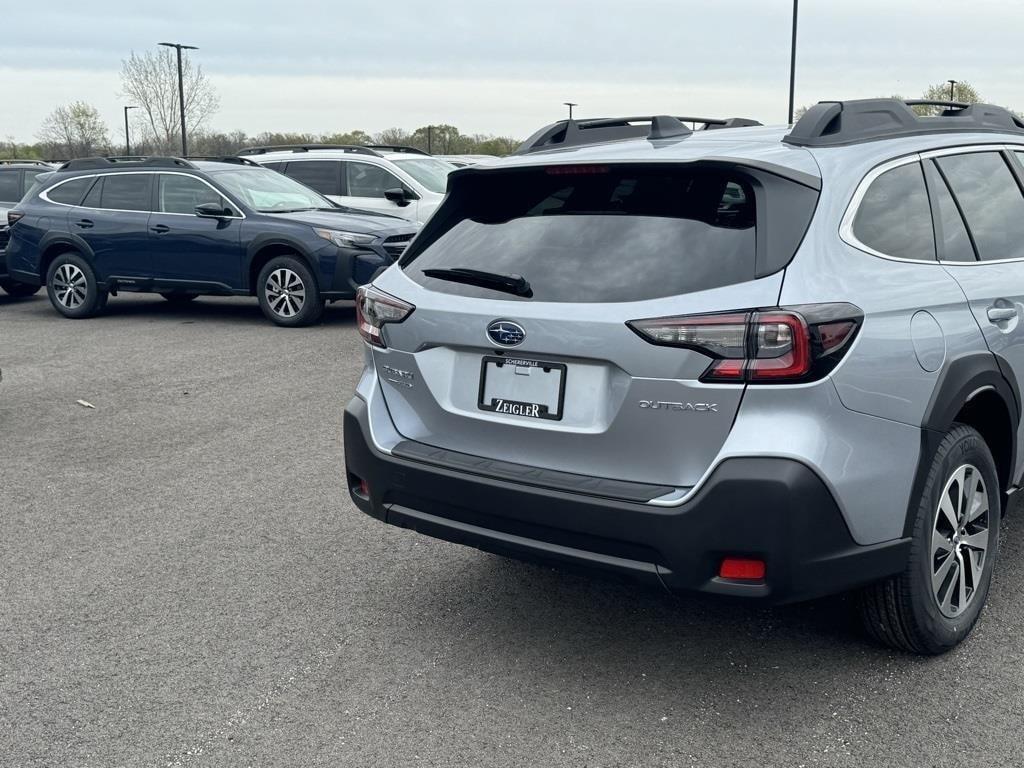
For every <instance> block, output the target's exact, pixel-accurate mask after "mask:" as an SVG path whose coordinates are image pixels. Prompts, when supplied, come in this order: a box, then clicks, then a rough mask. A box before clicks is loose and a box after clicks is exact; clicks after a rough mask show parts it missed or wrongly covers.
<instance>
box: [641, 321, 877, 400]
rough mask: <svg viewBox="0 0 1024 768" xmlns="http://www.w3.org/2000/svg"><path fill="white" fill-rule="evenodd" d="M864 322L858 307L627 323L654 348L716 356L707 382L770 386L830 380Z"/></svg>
mask: <svg viewBox="0 0 1024 768" xmlns="http://www.w3.org/2000/svg"><path fill="white" fill-rule="evenodd" d="M862 318H863V314H862V313H861V311H860V310H859V309H858V308H857V307H855V306H853V305H852V304H811V305H801V306H800V307H789V308H782V309H770V310H751V311H747V312H729V313H723V314H716V315H691V316H686V317H659V318H655V319H652V320H634V321H632V322H630V323H627V325H629V327H630V328H632V329H633V331H634V332H636V333H637V334H639V335H640V336H641V337H643V338H644V339H645V340H646V341H648V342H650V343H651V344H658V345H661V346H671V347H684V348H687V349H694V350H696V351H698V352H701V353H703V354H705V355H708V356H710V357H713V358H715V359H714V360H713V361H712V363H711V364H710V365H709V366H708V368H707V370H705V371H704V373H703V374H702V375H701V377H700V379H701V381H707V382H733V383H738V382H744V381H746V382H754V383H764V384H768V383H787V382H788V383H791V382H795V381H812V380H814V379H816V378H820V377H821V376H824V375H825V374H826V373H828V371H830V370H832V368H834V367H835V365H836V364H837V363H838V362H839V360H840V359H841V358H842V356H843V354H845V351H846V349H847V348H848V346H849V342H850V340H851V339H852V338H853V336H854V335H855V334H856V332H857V329H858V328H859V327H860V323H861V320H862Z"/></svg>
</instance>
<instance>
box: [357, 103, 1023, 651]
mask: <svg viewBox="0 0 1024 768" xmlns="http://www.w3.org/2000/svg"><path fill="white" fill-rule="evenodd" d="M915 103H916V102H907V103H905V102H901V101H896V100H888V99H887V100H867V101H846V102H824V103H821V104H818V105H816V106H814V107H812V108H811V109H810V110H808V112H807V113H806V115H805V116H804V117H802V118H801V119H800V120H799V121H798V122H797V123H796V125H794V126H793V127H792V128H791V129H787V128H768V127H759V126H757V125H752V122H753V121H749V120H742V119H734V120H700V119H698V118H688V117H679V118H676V117H669V116H659V117H653V118H651V117H648V118H609V119H603V120H590V121H575V122H561V123H556V124H554V125H552V126H548V127H546V128H544V129H542V130H541V131H538V132H537V133H536V134H535V135H534V136H533V137H531V138H530V139H529V140H528V141H527V143H526V144H525V145H524V146H523V147H522V148H520V150H519V151H518V153H517V156H516V157H513V158H510V159H507V160H505V161H502V162H500V163H495V164H491V165H486V164H485V165H478V166H474V167H471V168H467V169H463V170H459V171H456V172H455V173H453V174H452V176H451V180H450V185H449V194H448V197H447V198H446V200H445V202H444V203H443V204H442V206H441V207H440V208H439V209H438V211H437V213H435V215H434V216H433V217H432V218H431V220H430V221H429V222H428V223H427V224H426V226H425V227H424V228H423V230H422V231H421V233H420V234H419V235H418V236H417V238H416V239H415V241H414V242H413V243H412V245H411V246H410V247H409V248H408V250H407V251H406V252H405V254H404V255H403V257H402V258H401V260H400V261H399V263H398V264H396V265H395V266H392V267H391V268H390V269H388V270H387V271H385V272H384V273H382V274H381V275H379V276H378V277H377V278H376V280H374V282H373V283H372V285H370V286H368V287H364V288H363V289H362V290H361V291H360V294H359V297H358V299H357V317H358V325H359V331H360V333H361V334H362V336H363V338H364V339H365V341H366V369H365V371H364V373H363V376H362V379H361V380H360V382H359V385H358V388H357V391H356V394H355V397H354V398H353V399H352V401H351V402H350V403H349V405H348V408H347V410H346V414H345V453H346V462H347V472H348V483H349V489H350V492H351V495H352V498H353V499H354V501H355V504H356V505H357V506H358V507H359V509H361V510H362V511H363V512H365V513H367V514H369V515H372V516H374V517H376V518H378V519H380V520H382V521H385V522H387V523H390V524H392V525H397V526H402V527H406V528H411V529H415V530H417V531H419V532H421V533H425V534H429V535H431V536H435V537H439V538H442V539H447V540H450V541H456V542H460V543H465V544H469V545H472V546H475V547H478V548H480V549H484V550H488V551H492V552H497V553H501V554H506V555H510V556H514V557H520V558H527V559H538V560H542V561H547V562H556V563H562V564H568V565H581V566H586V567H588V568H594V569H600V570H605V571H612V572H617V573H620V574H628V575H631V576H634V577H636V578H638V579H640V580H643V581H646V582H649V583H651V584H657V585H661V586H663V587H665V588H667V589H669V590H673V591H683V590H696V591H699V592H704V593H712V594H716V595H725V596H732V597H736V598H740V599H745V600H752V601H765V602H770V603H780V602H790V601H797V600H805V599H810V598H816V597H820V596H823V595H828V594H835V593H839V592H844V591H850V590H856V591H857V594H858V600H857V604H858V605H859V606H860V610H861V613H862V615H863V618H864V622H865V625H866V627H867V630H868V631H869V632H870V633H871V634H872V635H873V636H874V637H875V638H877V639H878V640H881V641H883V642H885V643H888V644H890V645H892V646H894V647H896V648H900V649H904V650H907V651H911V652H917V653H928V654H931V653H940V652H943V651H945V650H947V649H949V648H951V647H953V646H954V645H956V644H957V643H958V642H959V641H961V640H962V639H963V638H964V637H965V636H966V635H967V634H968V633H969V632H970V631H971V628H972V627H973V625H974V624H975V622H976V621H977V619H978V616H979V614H980V612H981V610H982V607H983V605H984V603H985V599H986V596H987V593H988V590H989V585H990V582H991V578H992V570H993V565H994V563H995V560H996V553H997V548H998V541H999V527H1000V518H1001V516H1002V513H1003V512H1004V510H1005V509H1006V507H1007V501H1008V497H1009V496H1010V494H1012V493H1013V492H1014V491H1016V490H1017V487H1018V485H1019V484H1020V482H1021V474H1022V469H1024V452H1022V451H1021V447H1022V443H1021V441H1022V439H1024V430H1022V428H1021V420H1020V416H1021V395H1020V384H1019V382H1020V379H1021V378H1022V377H1024V318H1022V314H1024V194H1022V188H1024V164H1022V160H1024V123H1022V122H1021V120H1020V119H1019V118H1017V117H1016V116H1014V115H1012V114H1011V113H1009V112H1007V111H1006V110H1004V109H1001V108H999V107H994V106H989V105H983V104H974V105H970V106H968V105H966V104H959V103H934V102H929V104H931V105H932V106H934V107H937V109H938V114H935V115H931V116H918V115H916V114H915V113H914V112H913V111H912V110H911V109H910V106H912V105H914V104H915ZM687 123H693V124H694V126H695V127H696V125H697V124H702V125H703V127H702V128H701V129H699V130H692V129H691V128H690V127H688V126H687Z"/></svg>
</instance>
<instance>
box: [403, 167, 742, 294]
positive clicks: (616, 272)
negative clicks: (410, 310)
mask: <svg viewBox="0 0 1024 768" xmlns="http://www.w3.org/2000/svg"><path fill="white" fill-rule="evenodd" d="M453 195H454V196H453V197H452V198H450V199H449V201H448V202H447V203H446V204H445V206H444V207H443V208H442V209H441V211H439V214H440V215H439V216H435V219H434V220H433V221H431V223H430V224H429V225H428V227H427V229H426V230H425V231H424V233H423V235H425V237H423V236H421V238H420V239H419V240H418V241H417V242H416V243H415V244H414V246H413V250H412V251H411V252H410V253H409V254H408V257H407V258H406V259H403V266H404V269H405V271H406V273H407V274H408V275H409V276H410V277H411V278H412V279H413V280H416V281H417V282H419V283H420V284H422V285H425V286H427V287H429V288H430V289H431V290H436V291H442V292H446V293H452V294H457V295H460V296H474V297H481V298H491V299H502V300H517V299H518V300H533V301H556V302H614V301H639V300H643V299H651V298H658V297H662V296H673V295H678V294H683V293H690V292H693V291H700V290H706V289H708V288H716V287H719V286H723V285H731V284H733V283H737V282H743V281H746V280H752V279H753V278H754V273H755V220H754V219H755V217H754V194H753V189H752V187H751V185H750V183H749V181H748V180H747V179H746V178H745V177H744V176H742V175H740V174H738V173H735V172H733V171H716V170H696V169H683V168H680V169H665V168H643V167H640V168H636V167H619V168H616V167H614V166H611V167H604V166H597V167H594V166H586V167H580V168H571V167H569V168H566V167H562V168H558V167H553V168H551V169H539V170H533V169H531V170H529V171H517V172H507V173H493V172H491V173H488V174H486V175H484V174H481V176H480V177H478V178H475V179H466V180H465V183H464V184H463V185H462V186H461V187H460V192H458V193H453ZM458 268H468V269H473V270H481V271H486V272H492V273H498V274H504V275H510V274H514V275H521V276H522V277H524V278H525V279H526V280H527V281H528V282H529V284H530V288H531V290H532V296H531V297H526V296H516V295H513V294H511V293H505V292H497V291H495V290H493V288H486V287H480V286H476V285H467V284H464V283H458V282H449V281H448V280H444V279H440V278H438V277H427V276H426V275H424V274H423V271H424V270H436V269H458Z"/></svg>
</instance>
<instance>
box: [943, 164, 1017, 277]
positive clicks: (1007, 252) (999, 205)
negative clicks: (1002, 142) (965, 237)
mask: <svg viewBox="0 0 1024 768" xmlns="http://www.w3.org/2000/svg"><path fill="white" fill-rule="evenodd" d="M936 162H937V163H938V164H939V168H941V169H942V173H943V175H945V177H946V180H947V181H949V186H950V188H951V189H952V190H953V194H954V195H956V199H957V201H958V202H959V203H960V207H961V208H962V209H963V212H964V216H965V217H966V218H967V226H969V227H970V228H971V234H972V235H973V236H974V244H975V246H977V249H978V257H979V258H980V259H981V260H982V261H995V260H1000V259H1019V258H1022V257H1024V197H1022V196H1021V191H1020V187H1019V186H1017V181H1016V179H1014V177H1013V174H1012V173H1011V172H1010V168H1009V166H1008V165H1007V164H1006V161H1005V160H1003V157H1002V155H1000V154H999V153H998V152H970V153H967V154H963V155H948V156H945V157H940V158H937V159H936Z"/></svg>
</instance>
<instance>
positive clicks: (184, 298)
mask: <svg viewBox="0 0 1024 768" xmlns="http://www.w3.org/2000/svg"><path fill="white" fill-rule="evenodd" d="M160 295H161V296H163V297H164V298H165V299H167V301H169V302H170V303H171V304H174V305H175V306H184V305H186V304H191V303H192V302H193V301H195V300H196V299H198V298H199V294H197V293H177V292H175V291H171V292H169V293H161V294H160Z"/></svg>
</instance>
